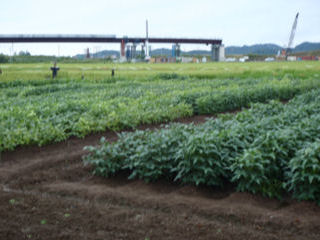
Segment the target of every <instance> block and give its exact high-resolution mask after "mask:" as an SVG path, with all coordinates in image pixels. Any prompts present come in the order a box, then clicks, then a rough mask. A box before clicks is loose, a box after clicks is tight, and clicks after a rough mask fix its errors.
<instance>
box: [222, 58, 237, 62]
mask: <svg viewBox="0 0 320 240" xmlns="http://www.w3.org/2000/svg"><path fill="white" fill-rule="evenodd" d="M236 60H237V59H236V58H230V57H229V58H226V59H225V61H226V62H235V61H236Z"/></svg>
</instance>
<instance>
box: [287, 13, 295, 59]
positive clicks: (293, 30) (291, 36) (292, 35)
mask: <svg viewBox="0 0 320 240" xmlns="http://www.w3.org/2000/svg"><path fill="white" fill-rule="evenodd" d="M298 17H299V13H297V15H296V17H295V19H294V22H293V25H292V29H291V33H290V37H289V43H288V46H287V48H286V49H285V50H284V53H283V55H284V56H285V57H286V59H287V57H288V55H289V53H290V52H291V51H292V43H293V39H294V36H295V34H296V30H297V24H298Z"/></svg>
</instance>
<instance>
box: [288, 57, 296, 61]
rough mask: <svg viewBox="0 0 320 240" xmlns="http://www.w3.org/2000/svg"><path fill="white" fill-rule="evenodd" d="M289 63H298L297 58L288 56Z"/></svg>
mask: <svg viewBox="0 0 320 240" xmlns="http://www.w3.org/2000/svg"><path fill="white" fill-rule="evenodd" d="M287 61H290V62H294V61H297V57H296V56H288V57H287Z"/></svg>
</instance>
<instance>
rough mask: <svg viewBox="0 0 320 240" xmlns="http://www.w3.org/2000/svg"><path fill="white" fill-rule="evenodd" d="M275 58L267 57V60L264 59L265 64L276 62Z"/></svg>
mask: <svg viewBox="0 0 320 240" xmlns="http://www.w3.org/2000/svg"><path fill="white" fill-rule="evenodd" d="M274 60H275V59H274V58H273V57H267V58H266V59H264V61H265V62H274Z"/></svg>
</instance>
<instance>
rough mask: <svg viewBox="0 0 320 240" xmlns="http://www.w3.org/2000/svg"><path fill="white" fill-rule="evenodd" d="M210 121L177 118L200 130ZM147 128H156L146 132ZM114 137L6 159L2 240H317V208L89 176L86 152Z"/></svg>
mask: <svg viewBox="0 0 320 240" xmlns="http://www.w3.org/2000/svg"><path fill="white" fill-rule="evenodd" d="M205 118H206V116H196V117H193V118H188V119H179V120H178V121H179V122H183V123H189V122H195V123H196V124H197V123H201V122H204V121H205ZM145 128H159V125H156V126H152V125H149V126H143V127H141V128H140V129H145ZM101 136H105V137H106V138H107V139H109V140H110V141H114V140H116V138H117V136H116V134H115V133H113V132H110V131H108V132H105V133H101V134H93V135H90V136H88V137H86V138H84V139H77V138H71V139H69V140H67V141H65V142H62V143H57V144H52V145H48V146H45V147H42V148H39V147H21V148H18V149H17V150H15V151H13V152H6V153H2V156H1V161H0V239H1V240H2V239H4V240H10V239H19V240H20V239H55V240H56V239H142V240H145V239H150V240H153V239H175V240H177V239H317V240H318V239H320V207H318V206H317V205H316V204H314V203H311V202H300V203H299V202H296V201H293V200H287V201H284V202H280V201H277V200H272V199H266V198H262V197H260V196H254V195H252V194H248V193H237V192H234V190H233V189H232V188H229V189H225V190H218V189H212V188H204V187H198V188H196V187H194V186H180V185H175V184H172V183H168V182H161V181H160V182H157V183H153V184H147V183H145V182H143V181H140V180H133V181H129V180H127V179H126V175H125V174H124V175H123V176H117V177H115V178H112V179H104V178H99V177H95V176H92V174H91V169H90V167H84V165H83V163H82V160H81V157H82V155H83V154H85V152H84V151H83V147H84V146H86V145H94V144H97V143H98V141H99V139H100V137H101Z"/></svg>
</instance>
